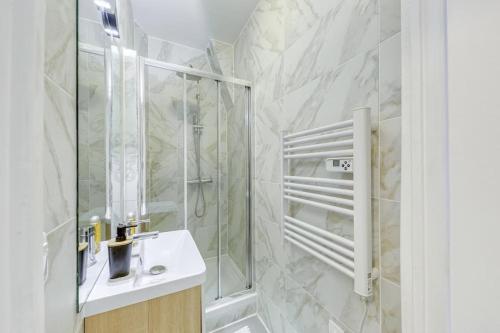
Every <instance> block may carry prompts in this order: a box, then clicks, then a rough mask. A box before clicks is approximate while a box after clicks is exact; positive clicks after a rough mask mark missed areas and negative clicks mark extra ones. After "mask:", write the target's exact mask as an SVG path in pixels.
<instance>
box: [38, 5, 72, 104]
mask: <svg viewBox="0 0 500 333" xmlns="http://www.w3.org/2000/svg"><path fill="white" fill-rule="evenodd" d="M45 15H46V17H47V19H46V20H45V74H46V75H47V76H48V77H50V78H51V79H52V80H53V81H54V82H55V83H56V84H57V85H58V86H59V87H61V88H63V89H64V90H65V91H66V92H67V93H68V94H70V95H71V96H76V1H72V0H47V1H46V14H45Z"/></svg>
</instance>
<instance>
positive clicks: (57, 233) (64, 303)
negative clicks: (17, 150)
mask: <svg viewBox="0 0 500 333" xmlns="http://www.w3.org/2000/svg"><path fill="white" fill-rule="evenodd" d="M45 16H46V18H45V22H46V26H45V104H44V147H45V149H44V151H43V173H44V183H45V195H44V196H45V198H44V199H45V207H46V209H45V215H44V217H43V223H44V230H45V231H46V232H47V234H48V247H49V256H48V263H49V275H48V279H47V281H46V283H45V325H46V327H45V331H47V332H54V333H58V332H61V333H67V332H73V330H74V329H75V328H76V325H75V324H76V322H77V320H76V319H77V314H76V310H77V305H76V250H75V249H76V246H75V239H76V234H75V233H76V200H77V199H76V182H77V178H76V177H77V175H76V119H77V115H76V70H77V68H76V41H77V38H76V2H75V1H72V0H63V1H58V0H46V12H45Z"/></svg>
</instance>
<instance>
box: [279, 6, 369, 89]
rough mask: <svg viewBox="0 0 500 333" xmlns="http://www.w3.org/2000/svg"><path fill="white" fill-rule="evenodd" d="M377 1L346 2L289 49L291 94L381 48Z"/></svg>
mask: <svg viewBox="0 0 500 333" xmlns="http://www.w3.org/2000/svg"><path fill="white" fill-rule="evenodd" d="M377 18H378V16H377V1H376V0H357V1H344V2H342V4H341V5H339V6H338V7H337V8H334V9H332V10H331V11H330V12H328V14H327V15H325V16H324V17H323V18H321V19H320V20H318V21H317V22H316V24H315V25H313V26H312V27H311V28H310V29H309V30H307V32H305V33H304V34H303V35H302V36H301V37H300V38H299V39H297V40H296V41H295V42H294V43H293V44H291V45H290V46H288V47H287V49H286V50H285V53H284V56H285V87H286V91H287V92H291V91H293V90H295V89H297V88H300V87H301V86H303V85H305V84H306V83H308V82H310V81H312V80H314V79H316V78H317V77H319V76H320V75H323V74H325V73H328V72H331V71H333V70H335V69H336V68H337V67H338V66H339V65H341V64H343V63H345V62H346V61H348V60H349V59H351V58H353V57H354V56H356V55H359V54H360V53H364V52H366V51H368V50H371V49H373V48H375V47H376V46H377V43H378V33H377V27H378V20H377Z"/></svg>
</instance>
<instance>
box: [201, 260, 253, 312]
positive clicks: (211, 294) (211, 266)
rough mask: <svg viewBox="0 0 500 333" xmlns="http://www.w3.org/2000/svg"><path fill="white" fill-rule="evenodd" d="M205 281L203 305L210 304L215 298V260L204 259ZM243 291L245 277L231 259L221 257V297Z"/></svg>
mask: <svg viewBox="0 0 500 333" xmlns="http://www.w3.org/2000/svg"><path fill="white" fill-rule="evenodd" d="M205 265H206V266H207V279H206V281H205V284H204V286H203V287H204V297H205V304H207V305H208V304H210V302H211V301H213V300H215V298H216V297H217V258H208V259H205ZM243 290H245V277H244V275H243V274H242V273H241V272H240V270H239V269H238V268H237V266H236V264H235V263H234V262H233V260H232V259H231V257H229V256H228V255H223V256H222V265H221V291H222V296H229V295H231V294H234V293H235V292H238V291H243Z"/></svg>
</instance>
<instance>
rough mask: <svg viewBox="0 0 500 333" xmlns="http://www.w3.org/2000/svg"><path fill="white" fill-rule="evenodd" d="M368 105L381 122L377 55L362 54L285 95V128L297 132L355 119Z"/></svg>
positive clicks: (376, 118)
mask: <svg viewBox="0 0 500 333" xmlns="http://www.w3.org/2000/svg"><path fill="white" fill-rule="evenodd" d="M360 106H368V107H370V108H371V112H372V122H373V123H378V52H377V51H376V50H374V51H370V52H367V53H364V54H361V55H359V56H357V57H355V58H354V59H352V60H351V61H349V62H347V63H346V64H344V65H343V66H341V67H339V68H338V69H336V70H335V71H332V72H328V73H325V74H323V75H321V76H320V77H318V78H317V79H315V80H314V81H312V82H310V83H308V84H306V85H304V86H303V87H301V88H300V89H297V90H295V91H293V92H291V93H289V94H287V95H286V96H285V102H284V108H285V110H286V113H285V115H286V129H287V130H289V131H292V132H293V131H298V130H303V129H308V128H314V127H319V126H324V125H325V124H329V123H335V122H338V121H341V120H346V119H351V118H352V109H353V108H355V107H360Z"/></svg>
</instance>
